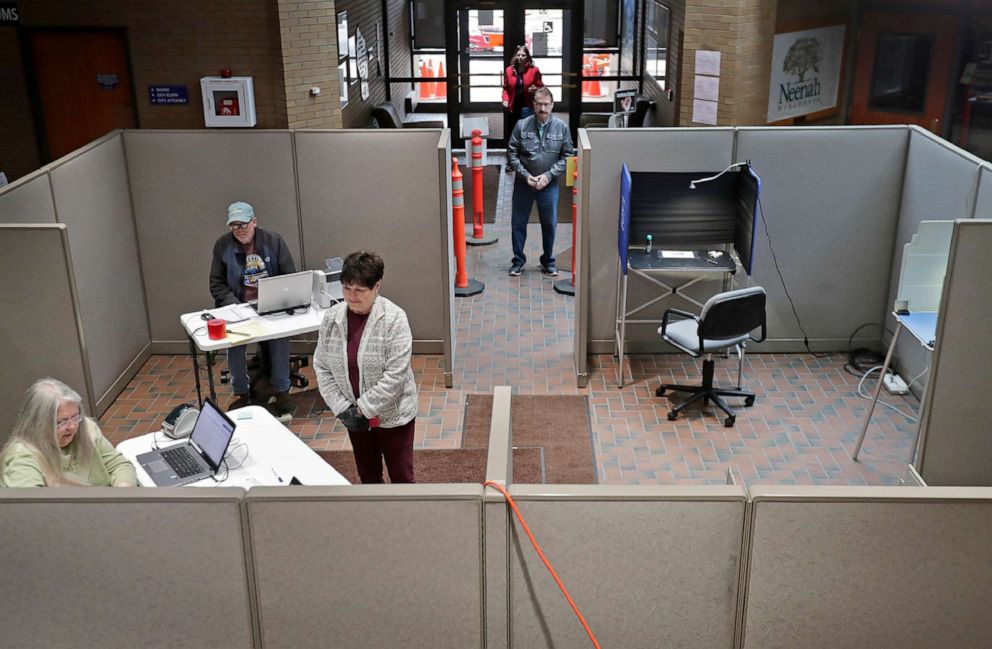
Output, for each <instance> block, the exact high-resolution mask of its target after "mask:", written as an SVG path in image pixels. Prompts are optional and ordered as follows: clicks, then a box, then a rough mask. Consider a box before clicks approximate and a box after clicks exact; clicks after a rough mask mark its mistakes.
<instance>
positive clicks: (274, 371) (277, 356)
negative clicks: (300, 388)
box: [227, 338, 289, 394]
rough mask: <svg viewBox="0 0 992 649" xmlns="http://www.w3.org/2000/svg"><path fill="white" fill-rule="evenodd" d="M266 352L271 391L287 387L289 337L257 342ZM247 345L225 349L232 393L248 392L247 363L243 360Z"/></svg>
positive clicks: (283, 389) (283, 390) (279, 390)
mask: <svg viewBox="0 0 992 649" xmlns="http://www.w3.org/2000/svg"><path fill="white" fill-rule="evenodd" d="M259 345H262V346H263V347H265V351H266V352H267V353H268V356H269V361H270V364H271V370H270V371H269V386H271V387H272V391H273V392H285V391H286V390H288V389H289V338H279V339H277V340H267V341H265V342H262V343H259ZM246 349H247V345H239V346H238V347H231V348H230V349H228V350H227V367H228V369H230V370H231V385H232V387H233V388H234V394H248V363H247V362H246V361H245V350H246Z"/></svg>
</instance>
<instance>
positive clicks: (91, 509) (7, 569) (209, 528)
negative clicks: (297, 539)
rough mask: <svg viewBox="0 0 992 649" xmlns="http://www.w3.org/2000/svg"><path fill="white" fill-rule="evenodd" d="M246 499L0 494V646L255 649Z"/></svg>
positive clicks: (199, 494) (235, 492)
mask: <svg viewBox="0 0 992 649" xmlns="http://www.w3.org/2000/svg"><path fill="white" fill-rule="evenodd" d="M242 494H243V492H242V490H241V489H223V488H221V489H113V488H110V487H106V488H100V487H85V488H79V487H77V488H63V489H0V520H2V521H3V524H2V525H0V556H2V557H3V558H4V561H3V568H2V574H3V588H2V589H0V613H2V616H3V620H4V624H3V636H2V638H3V639H2V641H0V644H2V645H3V646H4V647H5V648H8V649H28V648H29V647H101V648H103V649H118V648H119V649H131V648H132V647H143V648H147V649H158V648H161V649H173V648H176V647H190V648H192V647H230V648H231V649H252V648H254V647H256V645H255V644H254V641H253V633H252V619H251V606H250V602H251V592H250V589H249V586H250V585H249V582H248V571H247V569H246V566H247V565H248V562H247V558H246V554H245V547H246V546H245V541H244V539H245V536H244V530H243V527H242V526H243V523H242V521H243V517H242V497H243V496H242ZM287 547H288V546H287ZM283 549H284V550H286V548H283Z"/></svg>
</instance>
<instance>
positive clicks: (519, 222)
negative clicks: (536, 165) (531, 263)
mask: <svg viewBox="0 0 992 649" xmlns="http://www.w3.org/2000/svg"><path fill="white" fill-rule="evenodd" d="M534 201H537V214H538V216H539V217H540V219H541V244H542V245H543V247H544V251H543V254H542V255H541V265H542V266H554V265H555V251H554V247H555V229H556V228H557V227H558V179H557V178H556V179H554V180H552V181H551V182H550V183H549V184H548V186H547V187H545V188H544V189H541V190H537V189H534V188H533V187H531V186H530V185H528V184H527V179H526V178H524V177H523V174H517V176H516V178H515V179H514V180H513V207H512V209H511V212H510V233H511V239H512V241H513V265H514V266H523V265H524V263H526V261H527V256H526V255H525V254H524V244H525V243H527V220H528V219H529V218H530V209H531V207H532V206H533V205H534Z"/></svg>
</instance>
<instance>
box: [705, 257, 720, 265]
mask: <svg viewBox="0 0 992 649" xmlns="http://www.w3.org/2000/svg"><path fill="white" fill-rule="evenodd" d="M706 263H707V264H713V265H714V266H719V265H720V264H719V263H718V262H717V261H716V260H715V259H710V258H709V257H707V258H706Z"/></svg>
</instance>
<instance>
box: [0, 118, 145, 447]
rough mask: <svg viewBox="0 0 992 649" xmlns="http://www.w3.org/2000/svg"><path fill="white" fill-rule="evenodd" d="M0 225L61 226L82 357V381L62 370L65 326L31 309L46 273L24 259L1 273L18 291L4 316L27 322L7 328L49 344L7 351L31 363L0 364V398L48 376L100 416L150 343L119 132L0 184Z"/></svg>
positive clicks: (13, 399) (41, 296)
mask: <svg viewBox="0 0 992 649" xmlns="http://www.w3.org/2000/svg"><path fill="white" fill-rule="evenodd" d="M0 223H11V224H17V223H52V224H54V223H61V224H64V225H65V226H67V227H66V228H65V236H66V241H67V247H66V248H65V253H64V254H65V259H67V260H69V261H70V264H71V266H70V273H69V275H68V276H67V277H68V280H67V281H68V282H69V283H70V284H71V291H72V292H73V293H74V294H75V299H76V301H75V302H67V303H66V304H67V305H68V306H70V307H74V308H75V311H74V312H73V313H72V314H70V315H71V317H72V319H73V320H75V321H77V322H78V326H79V329H80V332H79V335H78V336H75V335H74V336H73V337H72V341H76V340H78V341H79V342H78V345H79V346H80V348H81V351H82V354H83V360H82V368H83V375H82V376H81V377H80V376H78V375H74V373H69V374H61V372H63V371H64V365H65V363H64V361H63V359H62V357H63V356H65V355H67V354H68V355H70V356H72V355H74V352H73V347H74V346H75V345H76V344H77V343H75V342H65V343H64V342H63V341H62V340H61V339H60V338H59V337H58V336H59V335H61V332H63V330H64V329H65V327H66V324H65V323H62V322H53V321H51V320H49V319H46V318H44V317H43V316H42V315H41V314H39V313H38V312H37V310H36V305H37V303H38V302H39V301H47V300H48V295H46V293H47V292H48V290H49V287H48V286H46V283H45V281H44V277H43V276H44V275H45V274H46V270H45V269H42V267H41V266H40V264H39V263H38V262H37V261H35V260H33V259H25V260H24V261H23V262H22V263H20V264H17V265H14V266H12V267H11V270H10V271H9V272H8V273H7V274H6V275H5V278H6V279H5V283H7V284H9V285H14V286H17V288H16V289H14V288H11V289H10V290H12V291H14V292H16V293H17V295H18V299H16V300H11V301H7V302H5V303H4V312H5V314H6V313H10V314H13V317H14V318H18V317H21V316H18V315H17V314H23V317H25V318H28V319H27V320H25V321H24V322H23V323H18V324H17V325H16V331H15V330H14V329H15V327H14V326H12V327H11V331H10V333H9V335H10V336H11V337H12V338H14V337H19V336H29V337H31V338H32V339H46V338H47V339H50V341H51V343H52V344H48V345H42V344H32V345H30V346H29V347H27V348H24V349H23V351H22V350H21V349H14V348H11V353H12V354H21V353H30V362H26V363H23V364H14V363H9V362H5V363H4V366H3V368H2V369H0V375H2V377H3V379H2V381H0V384H2V385H3V387H2V388H0V389H2V390H3V392H2V397H3V398H4V400H5V401H7V402H8V403H11V404H17V403H19V402H20V401H21V399H22V397H23V388H24V387H26V386H27V385H28V384H30V383H31V381H33V380H34V379H37V378H39V377H41V376H54V377H55V378H58V379H61V380H63V381H65V382H66V383H69V384H70V385H72V387H73V388H74V389H76V390H77V391H79V393H80V394H82V395H83V396H84V399H85V400H86V402H87V404H88V405H89V408H90V410H91V411H92V412H93V414H96V415H99V414H101V413H102V412H103V411H104V410H105V409H106V408H107V407H108V406H109V405H110V403H111V402H112V401H113V399H114V398H115V397H116V396H117V394H118V393H119V392H120V390H121V389H123V387H124V386H125V385H126V384H127V382H128V381H129V380H130V379H131V377H133V376H134V373H135V372H137V370H138V369H139V368H140V366H141V364H142V363H143V362H144V361H145V360H146V359H147V358H148V354H149V353H150V342H151V339H150V337H149V330H148V317H147V313H146V310H145V294H144V289H143V286H142V277H141V267H140V265H139V260H138V250H137V242H136V240H135V231H134V221H133V218H132V212H131V198H130V194H129V189H128V181H127V172H126V167H125V161H124V149H123V145H122V140H121V133H120V132H114V133H111V134H109V135H107V136H105V137H103V138H100V139H99V140H96V141H94V142H92V143H90V144H88V145H87V146H85V147H82V148H81V149H79V150H77V151H74V152H73V153H71V154H69V155H67V156H65V157H63V158H60V159H59V160H57V161H56V162H54V163H52V164H50V165H47V166H45V167H42V168H41V169H39V170H38V171H36V172H34V173H33V174H31V175H29V176H26V177H25V178H22V179H20V180H18V181H17V182H15V183H13V184H11V185H10V186H8V187H5V188H3V189H2V190H0ZM3 243H4V249H5V251H9V250H10V248H11V247H12V246H11V245H10V244H8V242H7V240H6V239H5V240H4V242H3ZM70 250H71V254H70ZM18 254H20V251H18ZM55 290H57V289H55ZM13 322H14V321H12V324H13ZM21 332H23V333H21ZM84 340H85V344H84V343H83V341H84ZM0 349H3V350H4V352H5V353H6V351H7V349H6V348H5V347H2V346H0ZM5 361H6V356H5ZM4 430H7V429H4ZM4 434H5V433H4Z"/></svg>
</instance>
